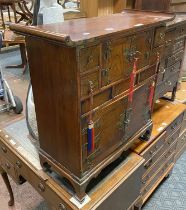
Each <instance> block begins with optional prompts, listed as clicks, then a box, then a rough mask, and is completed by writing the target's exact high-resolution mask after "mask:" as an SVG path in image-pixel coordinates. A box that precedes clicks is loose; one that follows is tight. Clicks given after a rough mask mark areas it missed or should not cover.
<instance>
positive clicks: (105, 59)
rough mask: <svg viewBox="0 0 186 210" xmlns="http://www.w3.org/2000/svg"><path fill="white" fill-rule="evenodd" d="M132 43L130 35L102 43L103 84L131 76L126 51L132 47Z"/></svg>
mask: <svg viewBox="0 0 186 210" xmlns="http://www.w3.org/2000/svg"><path fill="white" fill-rule="evenodd" d="M130 43H131V39H130V37H129V38H123V39H120V40H116V41H113V40H112V41H108V42H105V43H104V44H103V45H102V63H103V66H102V76H101V80H102V86H106V85H109V84H110V83H113V82H116V81H118V80H121V79H127V78H128V77H129V72H128V71H129V68H128V67H129V62H128V60H127V58H126V56H125V52H126V49H130Z"/></svg>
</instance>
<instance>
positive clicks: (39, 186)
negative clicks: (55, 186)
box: [38, 183, 45, 192]
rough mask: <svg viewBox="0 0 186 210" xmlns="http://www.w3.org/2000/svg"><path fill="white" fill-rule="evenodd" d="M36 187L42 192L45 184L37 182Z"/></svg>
mask: <svg viewBox="0 0 186 210" xmlns="http://www.w3.org/2000/svg"><path fill="white" fill-rule="evenodd" d="M38 188H39V191H40V192H44V191H45V186H44V185H43V184H42V183H39V184H38Z"/></svg>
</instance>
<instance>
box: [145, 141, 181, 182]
mask: <svg viewBox="0 0 186 210" xmlns="http://www.w3.org/2000/svg"><path fill="white" fill-rule="evenodd" d="M176 147H177V143H174V144H173V145H172V146H171V147H169V148H168V150H167V151H165V150H166V146H165V147H162V148H163V149H162V153H161V154H159V157H158V158H159V159H158V160H157V161H156V162H155V163H154V164H152V165H151V167H150V168H149V169H148V170H147V171H146V172H145V174H144V176H143V178H142V184H143V185H144V186H145V185H147V184H148V182H149V181H150V179H151V178H152V177H153V175H154V173H155V172H156V171H158V170H159V168H161V166H162V165H164V164H165V163H166V161H167V159H168V158H170V157H171V156H172V155H173V154H174V153H175V151H176ZM162 154H163V155H162Z"/></svg>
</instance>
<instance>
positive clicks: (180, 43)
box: [172, 39, 185, 52]
mask: <svg viewBox="0 0 186 210" xmlns="http://www.w3.org/2000/svg"><path fill="white" fill-rule="evenodd" d="M184 48H185V39H180V40H177V41H176V43H175V44H174V45H173V48H172V51H173V52H176V51H181V50H184Z"/></svg>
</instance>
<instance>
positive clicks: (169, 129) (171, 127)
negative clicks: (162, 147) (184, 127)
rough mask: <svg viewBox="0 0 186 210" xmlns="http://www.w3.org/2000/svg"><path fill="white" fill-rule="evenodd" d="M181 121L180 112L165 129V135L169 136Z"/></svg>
mask: <svg viewBox="0 0 186 210" xmlns="http://www.w3.org/2000/svg"><path fill="white" fill-rule="evenodd" d="M182 121H183V114H181V115H180V116H179V117H177V118H176V119H175V120H174V121H173V122H172V123H171V124H170V125H169V126H168V128H167V129H166V131H167V136H171V135H172V134H173V133H174V132H175V131H176V130H177V129H178V127H179V126H181V123H182Z"/></svg>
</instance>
